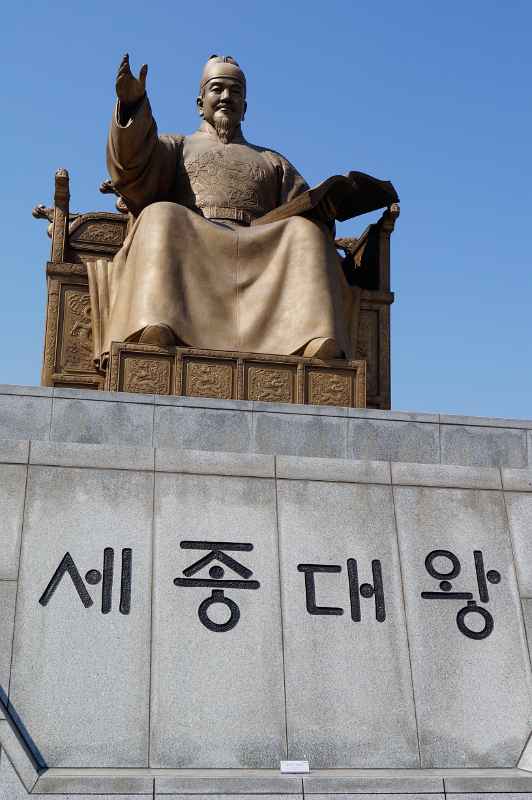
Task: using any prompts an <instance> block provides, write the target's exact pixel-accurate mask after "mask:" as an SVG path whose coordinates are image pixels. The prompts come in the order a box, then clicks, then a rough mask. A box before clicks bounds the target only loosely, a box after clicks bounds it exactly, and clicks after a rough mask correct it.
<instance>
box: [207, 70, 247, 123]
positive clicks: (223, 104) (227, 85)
mask: <svg viewBox="0 0 532 800" xmlns="http://www.w3.org/2000/svg"><path fill="white" fill-rule="evenodd" d="M197 103H198V109H199V111H200V114H201V115H202V116H203V118H204V119H205V120H206V121H207V122H209V123H210V124H211V125H216V123H217V122H219V121H220V120H221V119H223V118H225V119H226V120H227V122H228V123H229V125H230V127H232V128H233V127H236V126H237V125H238V124H239V123H240V122H241V121H242V119H243V118H244V114H245V112H246V101H245V98H244V91H243V88H242V84H241V83H240V81H237V80H234V79H233V78H211V80H210V81H209V82H208V83H207V84H206V86H205V87H204V89H203V96H202V97H198V100H197Z"/></svg>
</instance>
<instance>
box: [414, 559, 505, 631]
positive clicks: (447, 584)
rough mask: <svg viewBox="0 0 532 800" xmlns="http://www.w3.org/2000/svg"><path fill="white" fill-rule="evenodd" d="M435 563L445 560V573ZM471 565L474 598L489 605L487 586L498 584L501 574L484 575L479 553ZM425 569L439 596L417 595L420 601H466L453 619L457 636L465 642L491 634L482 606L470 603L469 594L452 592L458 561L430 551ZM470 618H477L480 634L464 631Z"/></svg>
mask: <svg viewBox="0 0 532 800" xmlns="http://www.w3.org/2000/svg"><path fill="white" fill-rule="evenodd" d="M436 559H447V561H448V562H449V567H448V569H447V570H445V568H443V569H441V568H440V569H437V568H436V566H435V563H434V562H435V561H436ZM473 559H474V562H475V573H476V578H477V585H478V596H479V600H480V602H481V603H488V602H489V599H490V598H489V592H488V583H492V584H497V583H500V580H501V574H500V572H497V570H495V569H490V570H488V571H487V572H486V570H485V568H484V557H483V555H482V551H481V550H474V551H473ZM425 569H426V570H427V572H428V573H429V575H430V576H431V577H433V578H435V579H436V580H439V581H440V584H439V588H440V591H439V592H421V597H422V598H423V599H424V600H466V601H467V604H466V605H465V606H464V607H463V608H461V609H460V610H459V611H458V613H457V615H456V624H457V627H458V630H459V631H460V633H463V635H464V636H467V637H468V638H469V639H486V638H487V637H488V636H489V635H490V633H491V632H492V631H493V627H494V622H493V617H492V615H491V614H490V612H489V611H488V610H487V609H486V608H484V607H483V606H479V605H478V604H477V602H476V600H473V594H472V592H453V591H452V588H453V585H452V583H451V581H452V580H454V579H455V578H457V577H458V576H459V574H460V572H461V565H460V561H459V559H458V558H457V556H456V555H455V554H454V553H452V552H451V551H450V550H432V551H431V552H430V553H429V554H428V556H427V557H426V558H425ZM472 615H479V616H480V617H481V619H482V623H483V627H482V628H481V629H480V630H475V628H471V627H468V624H467V623H468V622H471V621H472Z"/></svg>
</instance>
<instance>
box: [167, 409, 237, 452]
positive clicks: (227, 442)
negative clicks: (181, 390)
mask: <svg viewBox="0 0 532 800" xmlns="http://www.w3.org/2000/svg"><path fill="white" fill-rule="evenodd" d="M154 426H155V427H154V437H153V443H154V446H155V447H160V448H164V449H169V448H172V447H176V448H179V449H185V450H225V451H228V452H237V453H245V452H247V451H248V450H252V447H251V435H252V414H251V412H246V411H222V410H220V411H219V410H217V409H211V408H190V407H185V406H182V405H179V406H173V405H164V406H163V405H156V406H155V420H154Z"/></svg>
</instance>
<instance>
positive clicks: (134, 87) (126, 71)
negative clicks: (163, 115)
mask: <svg viewBox="0 0 532 800" xmlns="http://www.w3.org/2000/svg"><path fill="white" fill-rule="evenodd" d="M147 74H148V65H147V64H143V66H142V67H141V68H140V73H139V77H138V78H135V76H134V75H133V73H132V72H131V68H130V66H129V54H128V53H126V54H125V56H124V58H123V59H122V61H121V62H120V66H119V67H118V73H117V76H116V95H117V97H118V99H119V100H120V102H121V103H123V104H124V105H125V106H132V105H134V104H135V103H138V102H139V101H140V100H142V98H143V97H144V95H145V93H146V75H147Z"/></svg>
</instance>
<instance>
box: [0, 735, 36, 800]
mask: <svg viewBox="0 0 532 800" xmlns="http://www.w3.org/2000/svg"><path fill="white" fill-rule="evenodd" d="M0 746H1V751H0V759H1V761H2V763H4V759H5V760H6V761H9V765H10V766H11V767H12V768H13V771H14V772H15V773H16V777H17V779H18V781H19V782H20V783H21V784H22V787H23V789H24V790H25V791H27V792H31V790H32V789H33V787H34V786H35V783H36V781H37V778H38V777H39V773H38V771H37V768H36V765H35V764H34V762H33V759H32V758H31V757H30V756H29V754H28V752H27V749H26V748H25V747H24V746H23V744H22V743H21V740H20V738H19V736H18V735H17V733H15V731H14V729H13V727H12V725H11V723H10V722H9V721H8V720H7V719H0ZM6 756H7V758H6ZM2 771H3V770H2ZM0 777H2V776H1V775H0ZM1 786H2V784H1V783H0V791H1ZM1 796H2V795H0V797H1ZM9 800H12V798H11V797H9Z"/></svg>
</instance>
